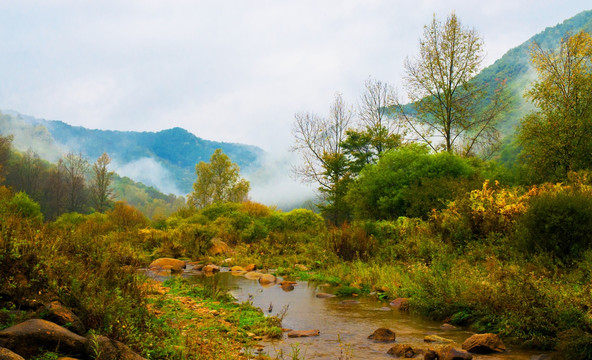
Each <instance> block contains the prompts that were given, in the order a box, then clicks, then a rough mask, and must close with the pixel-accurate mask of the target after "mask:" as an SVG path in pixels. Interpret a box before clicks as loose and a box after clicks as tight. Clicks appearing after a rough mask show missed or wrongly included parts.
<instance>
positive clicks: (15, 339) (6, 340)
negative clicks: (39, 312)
mask: <svg viewBox="0 0 592 360" xmlns="http://www.w3.org/2000/svg"><path fill="white" fill-rule="evenodd" d="M87 343H88V340H87V339H86V338H84V337H82V336H80V335H78V334H75V333H73V332H72V331H70V330H68V329H66V328H63V327H61V326H59V325H57V324H54V323H52V322H50V321H47V320H42V319H31V320H27V321H25V322H22V323H20V324H17V325H14V326H11V327H9V328H7V329H4V330H2V331H0V346H1V347H5V348H8V349H10V350H12V351H14V352H16V353H17V354H19V355H21V356H22V357H24V358H31V357H33V356H34V355H36V354H37V353H38V352H39V350H40V349H41V348H45V349H52V350H53V351H56V352H59V353H62V354H68V355H80V354H84V353H85V351H84V348H85V345H86V344H87Z"/></svg>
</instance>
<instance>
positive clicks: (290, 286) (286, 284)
mask: <svg viewBox="0 0 592 360" xmlns="http://www.w3.org/2000/svg"><path fill="white" fill-rule="evenodd" d="M294 285H296V282H295V281H287V280H284V281H282V282H281V283H280V286H281V287H282V290H284V291H292V290H294Z"/></svg>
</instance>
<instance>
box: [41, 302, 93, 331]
mask: <svg viewBox="0 0 592 360" xmlns="http://www.w3.org/2000/svg"><path fill="white" fill-rule="evenodd" d="M43 312H44V313H45V316H43V317H44V318H45V320H47V321H51V322H53V323H55V324H58V325H61V326H64V327H65V328H67V329H69V330H70V331H72V332H74V333H76V334H78V335H84V334H86V327H85V326H84V324H83V323H82V321H81V320H80V318H79V317H78V316H76V314H74V313H73V312H72V311H71V310H70V309H68V308H67V307H65V306H64V305H62V304H60V302H59V301H53V302H51V303H49V304H47V305H46V306H45V309H44V310H43Z"/></svg>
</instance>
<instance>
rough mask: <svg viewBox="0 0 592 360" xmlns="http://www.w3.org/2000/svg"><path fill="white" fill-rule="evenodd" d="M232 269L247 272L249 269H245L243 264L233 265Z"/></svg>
mask: <svg viewBox="0 0 592 360" xmlns="http://www.w3.org/2000/svg"><path fill="white" fill-rule="evenodd" d="M230 271H232V272H247V270H245V268H244V267H242V266H233V267H231V268H230Z"/></svg>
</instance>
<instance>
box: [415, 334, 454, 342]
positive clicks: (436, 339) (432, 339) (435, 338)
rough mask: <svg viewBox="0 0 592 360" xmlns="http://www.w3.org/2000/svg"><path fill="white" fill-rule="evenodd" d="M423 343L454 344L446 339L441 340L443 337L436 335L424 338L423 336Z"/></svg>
mask: <svg viewBox="0 0 592 360" xmlns="http://www.w3.org/2000/svg"><path fill="white" fill-rule="evenodd" d="M423 341H425V342H438V343H451V342H454V340H450V339H446V338H443V337H441V336H438V335H426V336H424V338H423Z"/></svg>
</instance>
